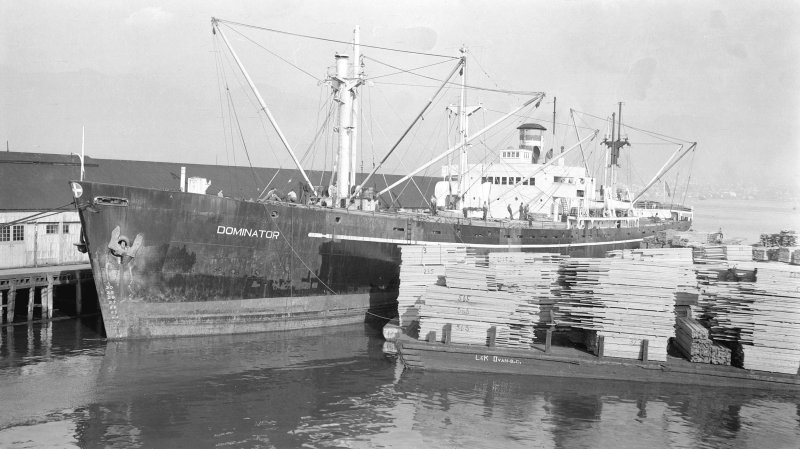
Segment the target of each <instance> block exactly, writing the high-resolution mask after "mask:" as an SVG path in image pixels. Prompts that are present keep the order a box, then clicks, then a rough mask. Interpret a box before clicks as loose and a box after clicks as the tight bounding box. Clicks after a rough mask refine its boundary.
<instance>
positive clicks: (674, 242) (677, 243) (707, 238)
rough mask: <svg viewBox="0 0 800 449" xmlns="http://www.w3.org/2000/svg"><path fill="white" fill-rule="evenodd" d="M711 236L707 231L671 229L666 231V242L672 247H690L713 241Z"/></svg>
mask: <svg viewBox="0 0 800 449" xmlns="http://www.w3.org/2000/svg"><path fill="white" fill-rule="evenodd" d="M714 235H716V234H714ZM712 238H713V237H712V234H710V233H708V232H698V231H675V230H673V229H668V230H667V231H666V239H667V243H668V244H669V245H670V246H672V247H674V248H690V247H694V246H701V245H705V244H708V243H715V241H714V240H712Z"/></svg>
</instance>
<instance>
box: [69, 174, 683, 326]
mask: <svg viewBox="0 0 800 449" xmlns="http://www.w3.org/2000/svg"><path fill="white" fill-rule="evenodd" d="M72 185H73V192H74V194H75V196H76V198H75V202H76V205H77V207H78V210H79V215H80V218H81V222H82V225H83V239H84V240H85V244H86V247H87V250H88V252H89V259H90V261H91V265H92V270H93V274H94V278H95V285H96V286H97V293H98V298H99V301H100V308H101V311H102V314H103V319H104V323H105V326H106V333H107V336H108V337H109V338H111V339H126V338H141V337H156V336H176V335H202V334H227V333H242V332H258V331H271V330H287V329H299V328H310V327H321V326H328V325H340V324H348V323H354V322H363V321H365V320H367V319H370V318H374V319H378V320H383V319H389V318H392V317H393V316H396V314H397V301H396V298H397V291H398V285H399V277H398V276H399V265H400V250H399V245H404V244H406V245H408V244H410V245H453V246H467V247H471V248H473V249H475V250H476V251H477V252H493V251H536V252H558V253H561V254H568V255H570V256H573V257H602V256H603V255H604V254H605V252H606V251H608V250H612V249H623V248H637V247H639V244H640V243H641V241H642V239H643V238H644V237H647V236H649V235H653V234H655V233H656V232H658V231H659V230H662V229H667V228H677V229H688V228H689V226H690V225H691V222H689V221H680V222H671V221H665V222H662V223H653V224H649V225H642V226H639V227H634V228H613V227H612V228H600V229H587V228H583V229H567V228H566V227H565V226H562V227H559V226H558V225H557V224H556V225H554V224H550V225H549V226H543V225H539V226H538V227H537V224H536V223H534V225H533V226H529V225H528V224H527V223H524V222H492V221H483V220H475V219H463V218H450V219H446V218H437V217H430V216H421V215H414V214H402V213H389V212H363V211H354V210H344V209H330V208H322V207H312V206H304V205H297V204H293V203H282V202H267V203H258V202H252V201H240V200H235V199H231V198H222V197H217V196H211V195H200V194H193V193H184V192H170V191H162V190H156V189H145V188H136V187H128V186H119V185H110V184H99V183H91V182H80V183H77V182H73V183H72Z"/></svg>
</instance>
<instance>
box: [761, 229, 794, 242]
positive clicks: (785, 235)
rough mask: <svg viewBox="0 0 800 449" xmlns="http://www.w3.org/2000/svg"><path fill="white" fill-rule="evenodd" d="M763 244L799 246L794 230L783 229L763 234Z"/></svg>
mask: <svg viewBox="0 0 800 449" xmlns="http://www.w3.org/2000/svg"><path fill="white" fill-rule="evenodd" d="M760 241H761V246H797V234H796V233H795V232H794V231H793V230H786V229H784V230H781V231H780V232H779V233H777V234H761V237H760Z"/></svg>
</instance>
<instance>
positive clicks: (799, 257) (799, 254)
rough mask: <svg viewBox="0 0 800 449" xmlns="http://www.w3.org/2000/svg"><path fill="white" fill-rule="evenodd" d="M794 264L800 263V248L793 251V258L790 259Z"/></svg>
mask: <svg viewBox="0 0 800 449" xmlns="http://www.w3.org/2000/svg"><path fill="white" fill-rule="evenodd" d="M789 263H791V264H792V265H800V249H796V250H794V251H793V252H792V260H790V261H789Z"/></svg>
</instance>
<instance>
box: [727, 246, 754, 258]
mask: <svg viewBox="0 0 800 449" xmlns="http://www.w3.org/2000/svg"><path fill="white" fill-rule="evenodd" d="M724 248H725V260H730V261H734V262H746V261H749V260H753V247H752V246H750V245H725V246H724Z"/></svg>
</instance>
